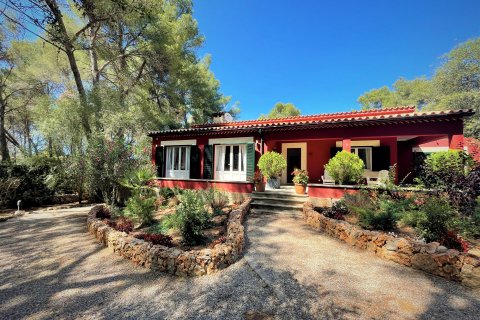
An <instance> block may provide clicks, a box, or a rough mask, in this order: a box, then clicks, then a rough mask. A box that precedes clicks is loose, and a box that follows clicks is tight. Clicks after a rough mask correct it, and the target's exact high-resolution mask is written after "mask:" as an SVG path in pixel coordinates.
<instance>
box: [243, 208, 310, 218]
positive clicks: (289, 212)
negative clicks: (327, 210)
mask: <svg viewBox="0 0 480 320" xmlns="http://www.w3.org/2000/svg"><path fill="white" fill-rule="evenodd" d="M250 214H253V215H272V214H287V215H292V216H301V215H302V213H301V211H298V210H277V211H274V210H265V209H256V208H252V209H250Z"/></svg>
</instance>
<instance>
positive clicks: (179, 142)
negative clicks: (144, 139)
mask: <svg viewBox="0 0 480 320" xmlns="http://www.w3.org/2000/svg"><path fill="white" fill-rule="evenodd" d="M160 145H161V146H195V145H197V140H196V139H191V140H171V141H161V142H160Z"/></svg>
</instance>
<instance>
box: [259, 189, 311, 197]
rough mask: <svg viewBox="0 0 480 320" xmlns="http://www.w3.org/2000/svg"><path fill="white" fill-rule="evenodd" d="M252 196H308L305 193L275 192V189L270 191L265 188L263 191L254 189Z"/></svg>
mask: <svg viewBox="0 0 480 320" xmlns="http://www.w3.org/2000/svg"><path fill="white" fill-rule="evenodd" d="M252 197H274V198H285V197H287V198H298V199H306V198H308V195H306V194H296V193H292V192H284V191H283V192H276V191H270V190H266V191H265V192H257V191H254V192H252Z"/></svg>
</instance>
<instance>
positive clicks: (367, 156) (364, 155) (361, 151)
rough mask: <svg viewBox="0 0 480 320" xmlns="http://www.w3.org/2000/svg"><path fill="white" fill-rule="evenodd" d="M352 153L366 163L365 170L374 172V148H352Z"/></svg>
mask: <svg viewBox="0 0 480 320" xmlns="http://www.w3.org/2000/svg"><path fill="white" fill-rule="evenodd" d="M352 153H355V154H356V155H357V156H359V157H360V159H362V160H363V163H365V169H367V170H372V148H371V147H352Z"/></svg>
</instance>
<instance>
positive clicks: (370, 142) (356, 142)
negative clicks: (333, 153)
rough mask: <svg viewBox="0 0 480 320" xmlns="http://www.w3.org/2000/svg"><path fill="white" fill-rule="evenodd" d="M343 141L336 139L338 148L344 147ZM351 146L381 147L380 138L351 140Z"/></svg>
mask: <svg viewBox="0 0 480 320" xmlns="http://www.w3.org/2000/svg"><path fill="white" fill-rule="evenodd" d="M342 145H343V144H342V141H336V142H335V146H336V147H337V148H341V147H342ZM350 146H351V147H380V140H351V141H350Z"/></svg>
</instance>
